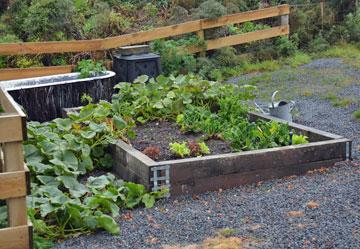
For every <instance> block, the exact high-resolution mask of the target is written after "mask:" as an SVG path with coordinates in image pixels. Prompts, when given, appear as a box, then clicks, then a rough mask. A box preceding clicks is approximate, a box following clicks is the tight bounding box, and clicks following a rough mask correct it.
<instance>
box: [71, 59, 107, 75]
mask: <svg viewBox="0 0 360 249" xmlns="http://www.w3.org/2000/svg"><path fill="white" fill-rule="evenodd" d="M76 71H78V72H80V76H79V77H80V78H88V77H92V76H97V75H99V74H101V73H103V72H104V71H106V69H105V67H104V66H103V65H102V63H101V62H96V61H93V60H81V61H79V62H78V64H77V66H76Z"/></svg>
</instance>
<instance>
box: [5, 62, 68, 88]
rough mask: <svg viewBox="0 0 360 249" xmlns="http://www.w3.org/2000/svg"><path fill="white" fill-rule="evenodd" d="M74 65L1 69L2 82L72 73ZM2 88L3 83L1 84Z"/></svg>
mask: <svg viewBox="0 0 360 249" xmlns="http://www.w3.org/2000/svg"><path fill="white" fill-rule="evenodd" d="M74 67H75V66H74V65H66V66H51V67H32V68H8V69H0V80H15V79H23V78H33V77H41V76H48V75H56V74H65V73H71V72H72V70H73V68H74ZM0 86H1V82H0Z"/></svg>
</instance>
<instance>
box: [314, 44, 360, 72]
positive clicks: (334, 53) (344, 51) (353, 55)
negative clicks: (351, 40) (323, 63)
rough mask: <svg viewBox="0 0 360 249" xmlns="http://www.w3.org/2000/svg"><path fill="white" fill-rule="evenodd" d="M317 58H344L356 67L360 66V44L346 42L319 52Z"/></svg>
mask: <svg viewBox="0 0 360 249" xmlns="http://www.w3.org/2000/svg"><path fill="white" fill-rule="evenodd" d="M314 57H315V58H324V57H325V58H342V59H344V62H345V63H348V64H350V65H352V66H354V67H356V68H360V45H354V44H345V45H340V46H335V47H331V48H329V49H328V50H326V51H324V52H321V53H317V54H316V55H315V56H314Z"/></svg>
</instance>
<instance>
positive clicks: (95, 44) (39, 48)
mask: <svg viewBox="0 0 360 249" xmlns="http://www.w3.org/2000/svg"><path fill="white" fill-rule="evenodd" d="M102 42H103V39H97V40H74V41H59V42H58V41H53V42H22V43H2V44H0V55H22V54H53V53H65V52H86V51H97V50H101V44H102Z"/></svg>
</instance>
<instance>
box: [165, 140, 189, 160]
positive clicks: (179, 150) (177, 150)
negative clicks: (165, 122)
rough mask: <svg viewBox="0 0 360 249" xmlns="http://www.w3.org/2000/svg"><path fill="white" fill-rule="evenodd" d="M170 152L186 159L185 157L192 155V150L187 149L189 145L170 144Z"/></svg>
mask: <svg viewBox="0 0 360 249" xmlns="http://www.w3.org/2000/svg"><path fill="white" fill-rule="evenodd" d="M169 146H170V151H171V152H172V153H173V154H174V155H176V156H179V157H181V158H184V157H185V156H189V155H190V149H189V148H188V147H187V143H186V142H183V143H181V144H180V143H170V144H169Z"/></svg>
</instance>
